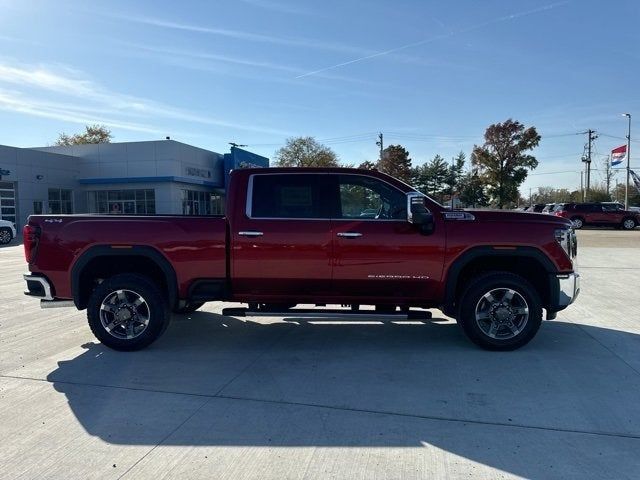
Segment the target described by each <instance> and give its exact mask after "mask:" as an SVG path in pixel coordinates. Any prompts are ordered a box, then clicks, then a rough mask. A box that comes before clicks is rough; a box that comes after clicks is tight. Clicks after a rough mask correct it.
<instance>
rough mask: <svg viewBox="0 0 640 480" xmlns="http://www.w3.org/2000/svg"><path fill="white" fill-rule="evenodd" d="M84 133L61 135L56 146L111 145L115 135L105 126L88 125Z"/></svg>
mask: <svg viewBox="0 0 640 480" xmlns="http://www.w3.org/2000/svg"><path fill="white" fill-rule="evenodd" d="M84 128H85V131H84V133H75V134H73V135H67V134H66V133H64V132H63V133H61V134H60V135H58V140H56V143H55V144H54V145H57V146H60V147H68V146H70V145H84V144H87V143H111V140H112V139H113V135H111V130H109V129H108V128H107V127H105V126H104V125H97V124H96V125H86V126H85V127H84Z"/></svg>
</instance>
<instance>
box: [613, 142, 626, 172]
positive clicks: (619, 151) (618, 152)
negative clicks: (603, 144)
mask: <svg viewBox="0 0 640 480" xmlns="http://www.w3.org/2000/svg"><path fill="white" fill-rule="evenodd" d="M626 157H627V146H626V145H622V146H621V147H617V148H614V149H613V150H611V167H617V166H618V165H620V164H621V163H622V162H624V160H625V158H626Z"/></svg>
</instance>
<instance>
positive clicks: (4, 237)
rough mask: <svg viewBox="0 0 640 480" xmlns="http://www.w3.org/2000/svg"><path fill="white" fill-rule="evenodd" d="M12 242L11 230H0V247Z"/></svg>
mask: <svg viewBox="0 0 640 480" xmlns="http://www.w3.org/2000/svg"><path fill="white" fill-rule="evenodd" d="M11 240H13V235H12V233H11V229H9V228H6V227H4V228H0V245H6V244H7V243H10V242H11Z"/></svg>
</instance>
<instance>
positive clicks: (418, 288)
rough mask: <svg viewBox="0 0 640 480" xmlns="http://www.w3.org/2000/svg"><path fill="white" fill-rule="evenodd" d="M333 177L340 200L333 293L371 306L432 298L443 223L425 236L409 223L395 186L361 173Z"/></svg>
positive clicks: (441, 251) (403, 196) (438, 270)
mask: <svg viewBox="0 0 640 480" xmlns="http://www.w3.org/2000/svg"><path fill="white" fill-rule="evenodd" d="M330 178H331V179H332V184H333V188H334V192H336V194H334V197H335V198H338V199H339V201H338V202H337V205H335V207H334V209H335V210H336V211H335V212H334V215H332V219H331V223H332V229H331V230H332V232H333V235H334V238H333V283H332V284H333V289H334V294H335V295H337V296H340V297H343V298H345V300H347V299H348V298H349V297H358V302H357V303H373V304H384V303H395V304H398V303H402V302H404V301H424V300H426V299H429V298H431V296H432V295H433V293H434V291H435V286H436V285H437V283H438V281H439V279H440V275H441V272H442V265H443V261H444V239H445V235H444V231H443V225H442V220H441V219H440V218H437V219H435V222H436V226H435V232H434V233H433V234H431V235H423V234H421V233H420V229H419V228H416V226H415V225H412V224H410V223H409V222H408V221H407V197H406V194H405V193H403V192H401V191H400V190H398V189H397V188H396V187H394V186H392V185H390V184H388V183H386V182H385V181H383V180H381V179H379V178H376V177H373V176H366V175H359V174H335V175H330ZM345 303H348V302H346V301H345Z"/></svg>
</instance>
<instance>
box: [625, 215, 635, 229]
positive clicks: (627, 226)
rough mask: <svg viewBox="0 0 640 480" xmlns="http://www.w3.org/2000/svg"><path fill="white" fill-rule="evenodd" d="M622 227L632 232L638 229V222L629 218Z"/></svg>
mask: <svg viewBox="0 0 640 480" xmlns="http://www.w3.org/2000/svg"><path fill="white" fill-rule="evenodd" d="M622 226H623V227H624V228H625V229H626V230H632V229H634V228H636V222H635V221H633V220H632V219H630V218H627V219H626V220H625V221H624V222H622Z"/></svg>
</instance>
